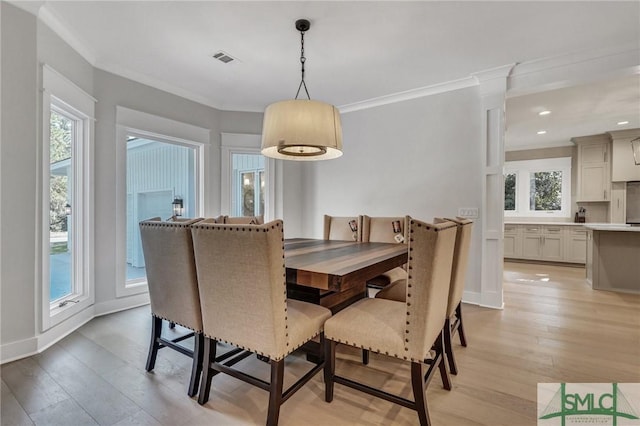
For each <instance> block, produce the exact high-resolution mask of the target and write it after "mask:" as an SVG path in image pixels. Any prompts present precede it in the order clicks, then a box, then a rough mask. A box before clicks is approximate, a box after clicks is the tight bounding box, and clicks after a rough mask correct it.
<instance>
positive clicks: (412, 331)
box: [324, 219, 456, 425]
mask: <svg viewBox="0 0 640 426" xmlns="http://www.w3.org/2000/svg"><path fill="white" fill-rule="evenodd" d="M455 239H456V225H455V224H454V223H451V222H445V223H439V224H428V223H424V222H421V221H418V220H415V219H410V224H409V243H408V250H409V261H408V266H407V268H408V277H407V290H408V291H407V300H406V301H405V302H398V301H395V300H387V299H380V298H369V299H363V300H360V301H358V302H356V303H354V304H353V305H351V306H348V307H347V308H345V309H343V310H342V311H340V312H338V313H337V314H335V315H334V316H333V317H331V318H329V319H328V320H327V321H326V322H325V328H324V332H325V367H324V380H325V399H326V401H327V402H331V401H332V400H333V392H334V383H339V384H342V385H345V386H348V387H351V388H353V389H356V390H359V391H362V392H365V393H367V394H370V395H373V396H376V397H379V398H382V399H385V400H387V401H390V402H393V403H396V404H400V405H402V406H405V407H408V408H411V409H414V410H416V411H417V412H418V418H419V420H420V424H421V425H429V424H430V420H429V413H428V409H427V401H426V393H425V391H426V387H427V386H428V384H429V382H430V381H431V378H432V376H433V374H434V372H435V369H436V368H438V369H439V370H440V373H441V374H442V377H443V381H444V380H445V377H448V376H447V375H446V366H445V364H444V363H445V362H446V361H445V359H446V355H445V353H444V343H443V335H442V328H443V325H444V321H445V319H446V309H447V298H448V297H449V282H450V279H451V265H452V262H453V248H454V245H455ZM338 343H341V344H347V345H350V346H354V347H359V348H366V349H368V350H370V351H374V352H378V353H380V354H384V355H388V356H391V357H394V358H398V359H401V360H406V361H408V362H410V363H411V384H412V388H413V397H414V399H413V401H411V400H408V399H405V398H402V397H400V396H397V395H393V394H390V393H388V392H385V391H383V390H381V389H376V388H373V387H371V386H368V385H366V384H363V383H358V382H355V381H354V380H351V379H348V378H345V377H342V376H338V375H336V373H335V350H336V345H337V344H338ZM432 349H433V352H432ZM425 364H427V365H428V366H429V368H428V369H427V373H426V375H424V376H423V367H424V365H425ZM361 368H368V367H365V366H363V367H361ZM448 385H449V386H450V384H448ZM446 386H447V384H445V387H446Z"/></svg>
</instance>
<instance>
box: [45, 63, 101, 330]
mask: <svg viewBox="0 0 640 426" xmlns="http://www.w3.org/2000/svg"><path fill="white" fill-rule="evenodd" d="M95 103H96V100H95V99H94V98H93V97H92V96H90V95H89V94H87V93H86V92H84V91H83V90H82V89H80V88H79V87H78V86H76V85H75V84H74V83H73V82H71V81H70V80H68V79H67V78H66V77H64V76H63V75H61V74H60V73H58V72H57V71H56V70H54V69H53V68H51V67H50V66H48V65H46V64H43V66H42V145H41V146H42V150H41V164H42V168H41V176H42V179H41V188H40V191H39V192H40V202H41V203H42V204H41V210H40V211H41V221H40V232H39V233H40V236H41V238H40V244H41V250H40V253H41V262H40V265H41V268H40V273H41V275H40V283H41V285H40V290H41V291H39V292H38V293H39V294H40V302H41V303H40V306H41V309H40V315H41V321H40V323H41V328H42V331H43V332H44V331H46V330H48V329H49V328H51V327H53V326H55V325H57V324H60V323H61V322H63V321H65V320H66V319H68V318H71V317H72V316H74V315H76V314H77V313H79V312H80V311H82V310H84V309H86V308H87V307H89V306H91V305H93V303H94V302H95V272H94V226H93V214H94V195H93V194H94V191H93V188H94V170H93V164H94V159H93V156H94V131H95V128H94V123H95V118H94V115H95ZM53 111H55V112H57V113H59V114H61V115H63V116H65V117H67V118H69V119H72V120H73V121H74V123H75V125H74V132H75V135H74V140H73V145H72V147H71V148H72V156H71V162H70V163H71V166H72V169H73V172H72V179H71V180H70V182H69V185H71V192H72V199H73V207H72V208H73V221H72V233H71V235H72V245H73V252H72V256H73V260H72V271H71V273H72V277H73V279H72V292H71V294H69V295H66V296H64V297H62V298H59V299H57V300H55V301H54V302H51V301H49V296H50V294H51V287H50V285H51V281H50V280H51V278H50V270H51V265H50V261H49V260H50V258H49V256H50V232H49V222H50V220H49V210H50V207H49V200H50V176H51V164H50V144H51V127H50V126H51V113H52V112H53Z"/></svg>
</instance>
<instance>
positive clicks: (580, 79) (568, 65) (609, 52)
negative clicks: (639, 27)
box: [508, 43, 640, 97]
mask: <svg viewBox="0 0 640 426" xmlns="http://www.w3.org/2000/svg"><path fill="white" fill-rule="evenodd" d="M635 74H640V44H639V43H628V44H625V45H620V46H614V47H607V48H598V49H585V50H581V51H578V52H572V53H569V54H566V55H559V56H553V57H547V58H540V59H535V60H532V61H528V62H523V63H519V64H517V65H516V66H515V67H514V69H513V71H512V73H511V75H510V77H509V90H508V97H513V96H521V95H527V94H531V93H538V92H542V91H547V90H554V89H561V88H565V87H571V86H575V85H578V84H585V83H589V82H593V81H597V80H602V79H604V78H617V77H624V76H629V75H635Z"/></svg>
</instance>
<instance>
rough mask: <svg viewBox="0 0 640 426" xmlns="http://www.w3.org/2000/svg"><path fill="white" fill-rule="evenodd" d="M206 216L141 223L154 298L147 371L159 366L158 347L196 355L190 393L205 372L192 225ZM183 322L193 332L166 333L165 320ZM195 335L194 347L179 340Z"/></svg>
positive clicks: (193, 392)
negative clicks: (170, 336) (169, 335)
mask: <svg viewBox="0 0 640 426" xmlns="http://www.w3.org/2000/svg"><path fill="white" fill-rule="evenodd" d="M200 220H202V219H175V220H173V221H170V222H164V221H162V220H161V219H160V218H159V217H156V218H152V219H149V220H145V221H142V222H140V224H139V226H140V237H141V239H142V249H143V252H144V262H145V268H146V273H147V283H148V285H149V299H150V300H151V315H152V320H151V321H152V322H151V343H150V345H149V354H148V356H147V364H146V370H147V371H152V370H153V369H154V368H155V364H156V357H157V355H158V350H159V349H162V348H165V347H168V348H172V349H174V350H177V351H178V352H180V353H182V354H184V355H187V356H189V357H191V358H193V363H192V366H191V380H190V382H189V390H188V394H189V396H194V395H195V394H196V393H197V392H198V384H199V379H200V373H201V371H202V354H203V352H202V350H203V344H204V337H203V336H202V313H201V309H200V295H199V293H198V280H197V277H196V265H195V260H194V257H193V245H192V241H191V225H192V224H194V223H197V222H199V221H200ZM163 320H166V321H168V322H170V323H172V324H179V325H181V326H183V327H185V328H187V329H190V330H192V331H193V333H189V334H187V335H183V336H180V337H178V338H176V339H173V340H169V339H166V338H164V337H163V336H162V322H163ZM194 335H195V344H194V348H193V350H191V349H188V348H186V347H184V346H182V345H179V344H178V342H180V341H182V340H185V339H188V338H190V337H192V336H194Z"/></svg>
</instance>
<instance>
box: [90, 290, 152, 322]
mask: <svg viewBox="0 0 640 426" xmlns="http://www.w3.org/2000/svg"><path fill="white" fill-rule="evenodd" d="M148 304H149V293H141V294H136V295H133V296H129V297H121V298H118V299H114V300H109V301H108V302H102V303H96V304H95V314H94V316H96V317H100V316H102V315H108V314H112V313H114V312H120V311H124V310H125V309H131V308H137V307H138V306H142V305H148Z"/></svg>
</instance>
